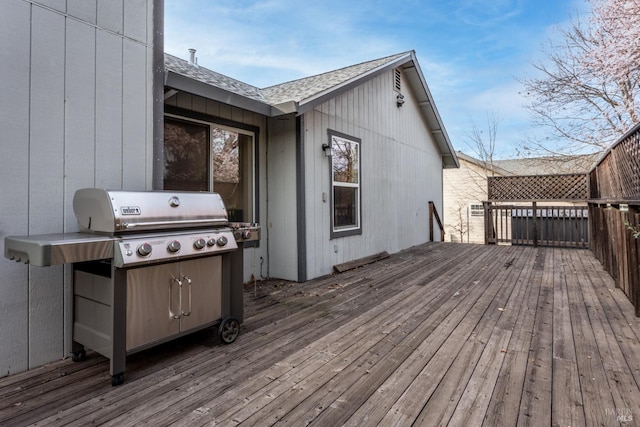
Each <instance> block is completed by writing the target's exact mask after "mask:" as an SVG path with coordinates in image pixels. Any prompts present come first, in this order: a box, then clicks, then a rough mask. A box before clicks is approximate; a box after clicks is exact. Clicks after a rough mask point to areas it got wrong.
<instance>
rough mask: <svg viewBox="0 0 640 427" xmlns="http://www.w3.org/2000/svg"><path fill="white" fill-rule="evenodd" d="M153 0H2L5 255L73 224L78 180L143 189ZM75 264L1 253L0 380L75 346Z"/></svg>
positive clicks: (0, 142) (1, 227)
mask: <svg viewBox="0 0 640 427" xmlns="http://www.w3.org/2000/svg"><path fill="white" fill-rule="evenodd" d="M153 5H154V4H153V0H133V1H132V0H110V1H98V0H32V1H26V0H5V1H3V3H2V13H0V76H2V78H1V79H0V90H1V93H2V98H0V104H1V107H0V111H2V114H0V129H2V131H1V132H0V149H1V150H2V152H1V154H0V187H1V192H2V197H3V200H4V203H2V205H0V250H1V251H2V253H4V237H5V236H7V235H25V234H32V235H33V234H48V233H61V232H75V231H77V229H78V228H77V223H76V219H75V216H74V213H73V209H72V200H73V195H74V193H75V191H76V190H77V189H79V188H83V187H104V188H110V189H132V190H134V189H135V190H150V189H151V178H152V173H151V169H152V142H153V136H152V125H153V97H152V83H153V67H152V57H153V55H152V50H153V43H152V38H153V28H152V23H153ZM70 276H71V268H70V266H54V267H31V266H27V265H24V264H19V263H15V262H12V261H9V260H7V259H5V258H2V259H0V277H1V279H0V312H1V313H2V326H0V342H1V343H3V345H2V346H0V376H1V375H8V374H11V373H15V372H19V371H23V370H26V369H29V368H33V367H37V366H40V365H42V364H44V363H47V362H51V361H53V360H58V359H61V358H63V357H66V356H67V355H68V353H69V351H70V350H71V340H72V338H71V329H72V328H71V319H72V312H71V307H72V305H71V299H72V288H71V277H70Z"/></svg>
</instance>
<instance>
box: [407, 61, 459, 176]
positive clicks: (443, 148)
mask: <svg viewBox="0 0 640 427" xmlns="http://www.w3.org/2000/svg"><path fill="white" fill-rule="evenodd" d="M402 70H403V71H404V73H405V74H406V75H407V77H408V79H409V84H410V85H411V86H412V87H413V90H414V92H416V94H417V96H418V104H419V105H420V109H421V110H422V112H423V114H424V116H425V118H426V120H427V124H428V125H429V128H430V129H431V132H432V133H433V136H434V139H435V141H436V143H437V144H438V147H439V148H440V152H441V153H442V159H443V167H444V168H459V167H460V162H459V161H458V156H457V155H456V152H455V150H454V149H453V144H451V139H450V138H449V135H448V134H447V130H446V129H445V127H444V124H443V122H442V118H441V117H440V113H438V109H437V108H436V104H435V102H434V101H433V96H432V95H431V91H429V86H428V85H427V81H426V80H425V78H424V75H423V74H422V70H421V69H420V65H419V64H418V60H417V59H416V57H415V53H414V52H413V51H412V52H411V56H410V58H409V59H408V60H405V61H404V63H403V64H402Z"/></svg>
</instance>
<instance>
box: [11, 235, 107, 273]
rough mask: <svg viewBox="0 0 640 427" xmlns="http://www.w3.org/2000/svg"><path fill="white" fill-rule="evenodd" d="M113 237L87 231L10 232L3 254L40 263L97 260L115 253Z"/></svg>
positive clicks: (12, 258) (27, 262)
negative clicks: (29, 234)
mask: <svg viewBox="0 0 640 427" xmlns="http://www.w3.org/2000/svg"><path fill="white" fill-rule="evenodd" d="M114 240H115V239H114V238H113V237H109V236H96V235H92V234H86V233H67V234H64V233H61V234H41V235H32V236H7V237H5V239H4V256H5V258H8V259H10V260H14V261H16V262H23V263H25V264H31V265H35V266H38V267H48V266H51V265H58V264H67V263H74V262H83V261H94V260H99V259H107V258H111V257H112V256H113V241H114Z"/></svg>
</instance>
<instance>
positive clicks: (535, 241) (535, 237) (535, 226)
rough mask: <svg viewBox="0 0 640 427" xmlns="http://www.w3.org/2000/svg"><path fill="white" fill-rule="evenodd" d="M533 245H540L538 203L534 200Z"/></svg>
mask: <svg viewBox="0 0 640 427" xmlns="http://www.w3.org/2000/svg"><path fill="white" fill-rule="evenodd" d="M533 247H534V248H537V247H538V204H537V203H536V202H533Z"/></svg>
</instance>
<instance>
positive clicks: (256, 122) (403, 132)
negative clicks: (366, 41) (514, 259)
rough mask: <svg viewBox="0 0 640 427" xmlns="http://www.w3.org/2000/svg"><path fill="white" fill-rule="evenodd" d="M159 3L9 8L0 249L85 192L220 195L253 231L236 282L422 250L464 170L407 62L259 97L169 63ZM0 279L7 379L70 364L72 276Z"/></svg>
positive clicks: (62, 228) (187, 65) (68, 221)
mask: <svg viewBox="0 0 640 427" xmlns="http://www.w3.org/2000/svg"><path fill="white" fill-rule="evenodd" d="M162 5H163V2H162V1H160V0H139V1H136V2H130V1H128V0H112V1H109V2H104V1H98V0H83V1H73V2H72V1H64V0H33V1H25V0H8V1H7V2H6V4H3V13H2V14H0V23H1V24H2V25H0V59H1V61H0V64H1V65H0V75H2V79H1V80H0V85H1V87H2V89H3V95H4V96H3V98H2V101H0V102H2V111H3V113H2V115H0V121H1V123H2V129H3V131H2V133H0V140H1V141H0V146H1V147H2V155H1V156H0V174H1V176H0V178H1V179H0V186H2V194H3V197H4V201H5V203H3V204H2V207H0V250H3V248H2V246H3V238H4V236H7V235H23V234H48V233H59V232H75V231H77V230H78V226H77V223H76V219H75V216H74V214H73V209H72V206H71V201H72V198H73V195H74V193H75V191H76V190H77V189H79V188H83V187H103V188H109V189H125V190H154V189H163V188H164V189H176V190H204V191H211V190H213V191H216V192H219V193H220V194H222V195H223V198H224V200H225V204H226V205H227V207H228V208H229V215H230V217H231V219H232V220H234V221H249V222H258V223H259V224H260V225H261V227H262V228H261V230H262V232H261V239H260V241H259V242H257V243H256V244H254V245H247V246H249V247H247V248H245V257H244V259H245V266H244V268H245V270H244V271H245V279H246V280H249V279H250V278H252V277H254V278H258V279H259V278H261V277H277V278H282V279H289V280H294V281H305V280H308V279H312V278H315V277H318V276H322V275H326V274H329V273H331V272H332V271H333V266H334V265H337V264H341V263H345V262H349V261H352V260H357V259H360V258H363V257H366V256H369V255H372V254H376V253H379V252H382V251H387V252H389V253H394V252H397V251H400V250H402V249H405V248H407V247H410V246H412V245H416V244H420V243H424V242H426V241H429V239H430V237H431V236H429V226H428V220H429V219H428V212H429V201H433V202H434V203H435V206H436V208H437V209H438V211H439V212H441V213H442V212H443V211H442V207H443V204H442V203H443V201H442V199H443V190H442V189H443V177H442V174H443V169H445V168H455V167H457V166H458V160H457V157H456V153H455V152H454V151H453V149H452V145H451V142H450V140H449V138H448V136H447V133H446V130H445V129H444V126H443V124H442V120H441V119H440V117H439V115H438V112H437V110H436V107H435V104H434V102H433V99H432V97H431V94H430V92H429V89H428V87H427V84H426V82H425V79H424V76H423V75H422V72H421V70H420V66H419V64H418V61H417V60H416V56H415V53H414V52H413V51H409V52H404V53H400V54H397V55H393V56H389V57H385V58H382V59H378V60H375V61H370V62H365V63H362V64H358V65H354V66H351V67H346V68H343V69H340V70H336V71H332V72H328V73H324V74H321V75H318V76H313V77H309V78H305V79H300V80H296V81H293V82H288V83H284V84H281V85H277V86H273V87H270V88H264V89H259V88H256V87H253V86H251V85H248V84H245V83H242V82H239V81H237V80H235V79H232V78H229V77H226V76H223V75H221V74H218V73H216V72H214V71H211V70H207V69H205V68H203V67H199V66H198V65H196V64H195V63H192V61H185V60H181V59H179V58H176V57H173V56H171V55H164V54H163V52H162V49H163V40H162V37H161V34H162V21H163V17H162V14H163V7H162ZM154 37H155V38H154ZM163 93H164V96H163ZM179 164H180V165H182V166H178V165H179ZM185 164H188V165H189V166H188V167H186V168H185V167H183V166H184V165H185ZM185 171H189V173H184V172H185ZM434 234H435V236H433V237H434V239H435V240H438V239H439V238H440V233H439V231H438V230H437V229H436V231H435V232H434ZM0 273H2V274H1V277H2V279H1V281H0V309H1V310H0V312H1V313H2V320H3V321H2V327H0V342H2V343H5V344H6V343H10V344H7V345H3V346H0V375H5V374H10V373H14V372H18V371H21V370H25V369H29V368H34V367H37V366H41V365H42V364H44V363H47V362H50V361H53V360H57V359H60V358H62V357H66V356H67V355H68V354H69V352H70V351H71V322H72V318H73V315H72V307H73V304H72V277H71V267H70V266H69V265H65V266H53V267H46V268H42V267H33V266H28V265H24V264H18V263H14V262H11V261H9V260H6V259H0Z"/></svg>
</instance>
